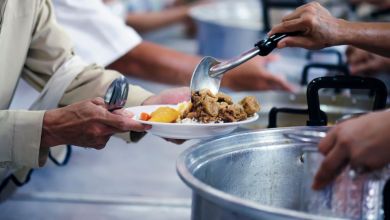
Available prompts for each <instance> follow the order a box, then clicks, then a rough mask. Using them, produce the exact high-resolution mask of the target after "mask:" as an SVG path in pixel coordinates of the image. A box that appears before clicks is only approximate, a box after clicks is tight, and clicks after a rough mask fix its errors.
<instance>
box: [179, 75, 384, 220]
mask: <svg viewBox="0 0 390 220" xmlns="http://www.w3.org/2000/svg"><path fill="white" fill-rule="evenodd" d="M351 80H352V82H353V83H351ZM346 82H349V83H348V84H346ZM335 85H336V88H351V89H353V88H355V89H356V88H359V89H362V88H363V89H372V90H373V93H374V94H375V99H374V101H373V102H372V106H371V107H372V108H373V109H383V108H384V107H385V104H386V98H387V92H386V87H385V86H384V84H383V83H381V82H380V81H379V80H376V79H370V78H361V77H345V76H335V77H321V78H317V79H315V81H314V83H313V84H312V83H310V84H309V86H308V92H307V94H308V95H307V97H306V98H307V103H308V109H307V113H308V121H307V124H308V125H311V127H291V128H281V129H269V130H255V131H250V132H243V133H235V134H232V135H229V136H225V137H219V138H216V139H213V140H208V141H204V142H201V143H199V144H197V145H195V146H193V147H191V148H189V149H187V150H186V151H185V152H183V153H182V155H181V156H180V157H179V159H178V161H177V172H178V174H179V176H180V177H181V179H182V180H183V181H184V182H185V183H186V184H187V185H188V186H189V187H191V188H192V190H193V197H192V219H193V220H206V219H207V220H209V219H213V220H253V219H277V220H278V219H337V218H336V217H341V216H339V215H333V217H329V215H322V214H321V215H318V213H317V212H311V211H313V210H316V211H318V210H320V211H321V209H313V204H314V206H316V204H317V203H315V202H314V203H311V201H312V200H310V199H309V200H308V198H311V197H307V194H306V193H302V192H306V191H307V188H308V184H307V183H308V182H307V181H308V179H311V178H312V176H313V174H311V175H308V174H307V171H308V170H311V169H310V168H311V167H312V165H311V164H313V162H314V163H316V164H315V165H318V163H320V160H317V159H314V160H310V161H311V164H309V165H308V162H307V160H306V159H305V158H311V157H307V156H304V153H305V152H307V151H306V149H308V148H309V147H310V148H312V149H313V148H314V149H316V142H315V143H303V142H300V141H297V140H296V139H293V138H291V137H290V136H287V135H286V134H289V133H295V134H301V133H313V132H326V131H327V129H328V128H327V127H317V126H314V125H325V124H326V123H327V118H324V117H322V115H321V110H320V99H319V94H318V92H319V90H320V89H321V88H334V87H335ZM317 141H318V140H317ZM305 161H306V163H305ZM308 176H309V177H311V178H308ZM373 182H375V183H378V181H373ZM383 182H384V181H382V179H381V180H380V181H379V184H376V186H377V187H376V188H375V190H374V192H376V194H370V195H369V196H368V197H365V196H363V197H362V196H359V195H366V194H365V193H366V192H368V193H371V192H372V191H371V190H365V188H362V190H359V191H358V192H354V193H355V196H356V193H358V194H357V197H356V198H361V200H363V199H365V198H369V200H370V201H372V200H373V201H382V199H381V193H380V192H382V188H383V186H384V183H383ZM341 185H344V186H349V185H348V184H341ZM304 186H306V188H302V187H304ZM378 187H379V188H378ZM385 191H386V190H385ZM387 191H388V190H387ZM325 194H326V193H325ZM332 195H333V194H332ZM335 195H336V194H335ZM317 198H320V199H319V201H322V198H324V199H329V202H330V203H331V201H330V200H332V198H336V196H322V197H317ZM337 198H340V199H341V200H340V201H342V202H344V204H345V203H348V202H349V200H345V199H343V198H346V197H337ZM308 201H309V202H308ZM325 202H327V201H325ZM303 204H310V205H308V206H305V205H303ZM327 204H328V203H325V206H323V207H329V206H328V205H327ZM338 204H339V203H338V201H336V204H333V207H330V208H329V209H330V210H331V211H332V210H334V209H337V208H338ZM370 204H371V205H372V204H374V205H375V204H376V207H373V208H374V209H375V210H376V212H375V213H374V214H372V213H369V215H370V216H374V217H373V219H377V217H378V216H379V217H380V215H381V212H379V211H378V207H380V206H379V205H380V203H370ZM305 207H306V208H307V207H309V208H307V209H306V208H305ZM316 207H317V208H318V207H319V206H316ZM316 207H314V208H316ZM362 207H363V206H361V207H360V209H358V210H362V209H363V208H362ZM313 213H316V214H313ZM357 213H360V212H357ZM363 214H364V212H361V213H360V217H361V218H364V216H363ZM323 216H327V217H323ZM334 216H335V217H334ZM343 217H345V216H344V215H343Z"/></svg>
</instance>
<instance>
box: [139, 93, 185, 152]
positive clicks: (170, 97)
mask: <svg viewBox="0 0 390 220" xmlns="http://www.w3.org/2000/svg"><path fill="white" fill-rule="evenodd" d="M190 99H191V92H190V89H189V88H188V87H180V88H173V89H167V90H164V91H162V92H161V93H160V94H158V95H155V96H152V97H150V98H148V99H146V100H145V101H144V102H143V103H142V105H158V104H177V103H179V102H184V101H189V100H190ZM165 140H166V141H169V142H171V143H174V144H177V145H180V144H183V143H184V142H185V141H186V140H178V139H170V138H165Z"/></svg>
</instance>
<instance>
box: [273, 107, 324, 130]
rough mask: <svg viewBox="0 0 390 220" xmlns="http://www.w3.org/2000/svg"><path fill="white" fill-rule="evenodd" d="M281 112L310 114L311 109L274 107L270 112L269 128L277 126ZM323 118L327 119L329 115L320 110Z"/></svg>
mask: <svg viewBox="0 0 390 220" xmlns="http://www.w3.org/2000/svg"><path fill="white" fill-rule="evenodd" d="M279 113H286V114H294V115H308V114H309V111H308V110H307V109H295V108H277V107H273V108H272V109H271V110H270V112H269V114H268V128H276V127H277V120H278V119H277V115H278V114H279ZM320 114H321V118H322V119H323V120H325V121H327V120H328V119H327V116H326V114H325V112H323V111H322V110H320Z"/></svg>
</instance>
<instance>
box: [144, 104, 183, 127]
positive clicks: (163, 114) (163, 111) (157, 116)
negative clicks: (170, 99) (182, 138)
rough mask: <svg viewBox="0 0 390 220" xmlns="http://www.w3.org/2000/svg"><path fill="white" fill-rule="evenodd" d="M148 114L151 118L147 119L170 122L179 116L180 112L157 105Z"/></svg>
mask: <svg viewBox="0 0 390 220" xmlns="http://www.w3.org/2000/svg"><path fill="white" fill-rule="evenodd" d="M150 116H151V118H150V119H149V120H148V121H152V122H166V123H172V122H175V121H176V120H177V119H178V118H179V116H180V113H179V111H177V110H176V109H174V108H171V107H159V108H158V109H157V110H156V111H154V112H152V113H151V114H150Z"/></svg>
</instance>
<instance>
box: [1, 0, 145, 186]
mask: <svg viewBox="0 0 390 220" xmlns="http://www.w3.org/2000/svg"><path fill="white" fill-rule="evenodd" d="M91 50H93V48H91ZM73 58H74V54H73V51H72V43H71V41H70V39H69V38H68V36H67V35H66V33H65V32H64V31H63V30H62V28H61V27H60V26H59V25H58V24H57V23H56V20H55V18H54V15H53V9H52V5H51V2H50V1H49V0H8V1H7V0H0V168H7V167H8V168H9V167H12V168H13V169H14V168H18V167H30V168H34V167H38V166H39V164H38V159H39V147H40V141H41V130H42V120H43V116H44V111H19V110H16V111H15V110H12V111H11V110H7V109H8V107H9V105H10V103H11V100H12V97H13V93H14V90H15V88H16V85H17V82H18V80H19V78H23V79H24V80H26V81H27V82H28V83H29V84H30V85H32V86H33V87H34V88H35V89H37V90H39V91H42V89H43V88H44V87H45V85H46V84H47V83H48V81H49V80H50V78H52V77H53V74H55V73H56V74H60V73H59V72H58V70H59V69H63V68H64V65H66V69H67V71H68V72H72V71H73V72H75V71H77V72H75V74H74V75H76V78H75V79H74V80H73V81H71V82H70V85H69V86H67V87H66V90H65V92H64V94H63V95H61V96H62V98H61V99H60V102H59V106H65V105H68V104H71V103H74V102H77V101H80V100H84V99H89V98H93V97H102V96H103V94H104V93H105V91H106V89H107V87H108V85H109V84H110V83H111V82H112V81H113V80H114V79H115V78H117V77H119V76H120V74H119V73H117V72H115V71H108V70H104V69H103V68H101V67H98V66H96V65H90V66H85V67H83V68H82V70H81V71H80V66H78V67H76V66H72V65H73V64H72V62H68V61H69V60H71V59H73ZM54 86H55V85H54ZM59 86H60V85H59ZM151 95H152V94H151V93H149V92H147V91H145V90H143V89H142V88H140V87H138V86H133V85H131V86H130V89H129V98H128V102H127V103H126V105H127V106H135V105H140V104H141V103H142V102H143V100H145V99H146V98H148V97H149V96H151ZM0 171H1V169H0ZM4 175H5V174H4V172H3V173H2V172H0V179H1V178H2V177H4Z"/></svg>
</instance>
